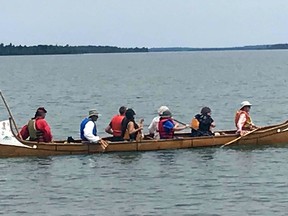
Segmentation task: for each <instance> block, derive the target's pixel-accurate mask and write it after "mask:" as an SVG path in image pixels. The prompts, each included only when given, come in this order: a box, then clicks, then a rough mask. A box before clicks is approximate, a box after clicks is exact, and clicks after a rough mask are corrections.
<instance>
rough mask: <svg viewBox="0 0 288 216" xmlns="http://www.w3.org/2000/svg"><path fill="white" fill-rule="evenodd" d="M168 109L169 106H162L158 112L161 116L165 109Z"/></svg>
mask: <svg viewBox="0 0 288 216" xmlns="http://www.w3.org/2000/svg"><path fill="white" fill-rule="evenodd" d="M167 110H169V108H168V107H167V106H161V107H159V109H158V114H159V116H161V115H162V114H163V112H165V111H167Z"/></svg>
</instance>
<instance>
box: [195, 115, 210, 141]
mask: <svg viewBox="0 0 288 216" xmlns="http://www.w3.org/2000/svg"><path fill="white" fill-rule="evenodd" d="M212 122H213V119H212V118H211V116H209V115H201V114H197V115H196V116H195V117H194V118H193V119H192V122H191V127H192V131H191V132H192V136H211V135H213V133H212V132H211V130H210V127H211V124H212Z"/></svg>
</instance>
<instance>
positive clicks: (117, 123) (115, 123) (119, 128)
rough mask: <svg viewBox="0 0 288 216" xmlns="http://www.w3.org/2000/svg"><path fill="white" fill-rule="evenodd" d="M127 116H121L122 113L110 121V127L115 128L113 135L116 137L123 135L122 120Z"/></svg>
mask: <svg viewBox="0 0 288 216" xmlns="http://www.w3.org/2000/svg"><path fill="white" fill-rule="evenodd" d="M124 117H125V116H121V115H115V116H114V117H113V118H112V120H111V122H110V127H111V128H112V130H113V136H115V137H121V134H122V126H121V123H122V120H123V119H124Z"/></svg>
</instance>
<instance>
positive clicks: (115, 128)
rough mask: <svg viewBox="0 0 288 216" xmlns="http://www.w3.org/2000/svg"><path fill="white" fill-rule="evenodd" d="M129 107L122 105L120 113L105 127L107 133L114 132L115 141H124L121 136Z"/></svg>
mask: <svg viewBox="0 0 288 216" xmlns="http://www.w3.org/2000/svg"><path fill="white" fill-rule="evenodd" d="M126 110H127V108H126V107H125V106H121V107H120V108H119V114H118V115H115V116H114V117H113V118H112V119H111V121H110V123H109V125H108V126H107V127H106V128H105V131H106V133H109V134H112V135H113V138H112V140H113V141H122V140H123V138H122V136H121V134H122V121H123V119H124V118H125V113H126Z"/></svg>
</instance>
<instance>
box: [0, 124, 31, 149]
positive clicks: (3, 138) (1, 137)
mask: <svg viewBox="0 0 288 216" xmlns="http://www.w3.org/2000/svg"><path fill="white" fill-rule="evenodd" d="M0 144H1V145H13V146H21V147H26V148H31V147H30V146H27V145H24V144H22V143H21V142H19V141H18V140H17V139H16V138H15V136H14V135H13V133H12V132H11V127H10V122H9V120H5V121H0Z"/></svg>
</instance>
